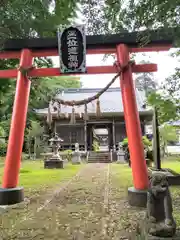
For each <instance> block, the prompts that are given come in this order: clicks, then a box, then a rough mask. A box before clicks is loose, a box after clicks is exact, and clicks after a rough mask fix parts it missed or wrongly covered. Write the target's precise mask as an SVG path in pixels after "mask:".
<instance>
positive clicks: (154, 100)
mask: <svg viewBox="0 0 180 240" xmlns="http://www.w3.org/2000/svg"><path fill="white" fill-rule="evenodd" d="M147 100H148V104H149V105H150V106H154V107H156V108H157V109H158V120H159V123H160V124H162V123H165V122H167V121H169V120H173V119H176V117H177V106H176V105H175V104H174V102H173V100H171V99H170V98H169V97H165V96H163V95H162V94H160V93H157V92H153V93H151V94H150V95H149V96H148V99H147Z"/></svg>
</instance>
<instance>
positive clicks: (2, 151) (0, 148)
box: [0, 142, 7, 157]
mask: <svg viewBox="0 0 180 240" xmlns="http://www.w3.org/2000/svg"><path fill="white" fill-rule="evenodd" d="M6 150H7V143H6V142H1V143H0V156H1V157H4V156H5V155H6Z"/></svg>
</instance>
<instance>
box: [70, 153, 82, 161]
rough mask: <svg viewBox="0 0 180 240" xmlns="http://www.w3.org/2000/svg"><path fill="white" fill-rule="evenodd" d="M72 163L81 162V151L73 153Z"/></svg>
mask: <svg viewBox="0 0 180 240" xmlns="http://www.w3.org/2000/svg"><path fill="white" fill-rule="evenodd" d="M72 164H81V153H80V152H74V153H73V154H72Z"/></svg>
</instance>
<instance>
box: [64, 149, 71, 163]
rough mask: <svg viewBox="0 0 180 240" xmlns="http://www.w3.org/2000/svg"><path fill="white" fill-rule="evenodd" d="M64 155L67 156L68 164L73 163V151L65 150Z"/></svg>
mask: <svg viewBox="0 0 180 240" xmlns="http://www.w3.org/2000/svg"><path fill="white" fill-rule="evenodd" d="M63 153H64V154H65V155H66V158H67V160H68V162H71V159H72V153H73V151H72V150H71V149H68V150H64V151H63Z"/></svg>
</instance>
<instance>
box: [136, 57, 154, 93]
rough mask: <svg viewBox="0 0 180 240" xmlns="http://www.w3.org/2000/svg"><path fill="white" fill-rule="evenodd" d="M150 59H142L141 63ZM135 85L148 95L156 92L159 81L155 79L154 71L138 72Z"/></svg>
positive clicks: (145, 62)
mask: <svg viewBox="0 0 180 240" xmlns="http://www.w3.org/2000/svg"><path fill="white" fill-rule="evenodd" d="M147 63H150V62H149V61H141V62H140V64H147ZM135 86H136V88H137V89H139V90H141V91H144V92H145V94H146V97H147V96H148V95H149V94H150V93H151V92H154V91H155V90H156V88H157V82H156V81H155V79H154V75H153V73H152V72H147V73H137V74H136V78H135Z"/></svg>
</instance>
